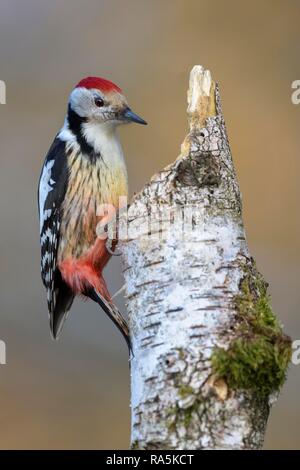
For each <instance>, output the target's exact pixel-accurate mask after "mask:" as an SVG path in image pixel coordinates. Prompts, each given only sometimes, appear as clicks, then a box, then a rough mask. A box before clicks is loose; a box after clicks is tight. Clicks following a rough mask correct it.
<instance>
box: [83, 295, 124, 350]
mask: <svg viewBox="0 0 300 470" xmlns="http://www.w3.org/2000/svg"><path fill="white" fill-rule="evenodd" d="M85 295H87V297H89V298H90V299H92V300H94V302H97V304H99V305H100V307H101V308H102V309H103V310H104V312H105V313H106V315H108V316H109V318H110V319H111V320H112V321H113V322H114V324H115V325H116V327H117V328H118V329H119V330H120V332H121V333H122V335H123V337H124V339H125V341H126V343H127V346H128V349H129V353H132V347H131V341H130V335H129V328H128V325H127V322H126V320H125V319H124V318H123V315H122V314H121V313H120V312H119V310H118V309H117V307H116V306H115V305H114V304H113V303H112V302H111V301H108V300H106V299H105V298H104V297H103V296H102V295H101V294H100V293H99V292H98V291H96V290H95V289H94V288H91V289H90V290H89V291H88V292H87V293H86V294H85Z"/></svg>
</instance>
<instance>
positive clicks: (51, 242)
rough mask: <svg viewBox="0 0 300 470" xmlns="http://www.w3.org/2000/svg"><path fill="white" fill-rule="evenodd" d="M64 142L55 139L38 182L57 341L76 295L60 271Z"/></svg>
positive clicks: (44, 270) (44, 255)
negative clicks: (58, 259)
mask: <svg viewBox="0 0 300 470" xmlns="http://www.w3.org/2000/svg"><path fill="white" fill-rule="evenodd" d="M65 145H66V144H65V142H63V141H62V140H60V139H59V138H57V137H56V139H55V140H54V142H53V144H52V146H51V147H50V150H49V152H48V154H47V156H46V159H45V162H44V166H43V168H42V173H41V176H40V181H39V191H38V200H39V201H38V202H39V217H40V242H41V275H42V280H43V283H44V285H45V287H46V290H47V302H48V310H49V314H50V328H51V333H52V336H53V337H54V338H56V337H57V336H58V334H59V332H60V329H61V326H62V323H63V319H64V317H65V314H66V312H67V311H68V310H69V309H70V307H71V304H72V301H73V295H72V293H71V291H70V289H69V288H68V286H67V285H66V284H65V283H64V282H63V280H62V278H61V274H60V271H59V269H58V268H57V251H58V246H59V234H60V223H61V217H62V204H63V201H64V197H65V193H66V189H67V185H68V168H67V156H66V150H65Z"/></svg>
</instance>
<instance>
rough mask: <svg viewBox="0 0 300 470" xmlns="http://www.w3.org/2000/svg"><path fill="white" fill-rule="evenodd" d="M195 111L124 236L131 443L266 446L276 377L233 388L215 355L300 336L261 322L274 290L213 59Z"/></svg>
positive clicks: (140, 198)
mask: <svg viewBox="0 0 300 470" xmlns="http://www.w3.org/2000/svg"><path fill="white" fill-rule="evenodd" d="M187 112H188V118H189V126H190V130H189V134H188V135H187V137H186V138H185V140H184V142H183V144H182V148H181V154H180V156H179V157H178V158H177V159H176V161H175V162H174V163H173V164H171V165H169V166H168V167H167V168H165V169H164V170H162V171H161V172H160V173H158V174H157V175H155V176H154V177H153V178H152V179H151V181H150V183H149V184H147V185H146V186H145V187H144V189H143V190H142V191H141V192H140V193H139V194H137V195H136V196H135V197H134V199H133V201H132V203H131V205H130V207H129V210H128V237H127V239H126V240H123V242H122V259H123V266H124V275H125V281H126V290H127V306H128V312H129V318H130V328H131V337H132V344H133V352H134V357H133V358H132V359H131V390H132V400H131V408H132V436H131V439H132V443H131V444H132V448H139V449H189V450H193V449H257V448H260V447H261V446H262V443H263V438H264V432H265V427H266V422H267V418H268V414H269V407H270V400H271V399H270V397H271V398H274V396H275V395H274V393H276V390H272V387H273V384H272V385H271V386H270V387H269V388H270V391H269V389H268V393H266V392H265V391H264V393H259V392H257V390H255V389H254V388H253V389H252V388H251V383H250V386H249V387H248V388H247V389H243V386H244V385H243V386H241V387H239V386H238V384H237V385H234V386H233V385H232V378H231V382H230V381H229V375H228V380H227V375H226V373H227V372H226V368H225V369H224V370H225V372H224V373H223V374H220V373H218V371H216V370H214V367H213V364H212V358H213V356H214V354H215V355H216V351H220V350H221V351H225V353H226V352H227V351H231V349H230V348H231V346H232V344H233V341H234V340H236V339H237V338H238V340H239V341H240V340H241V341H242V340H243V341H248V343H247V347H248V346H249V344H252V343H251V341H252V340H253V338H254V339H255V341H256V339H257V337H258V338H259V339H260V336H259V335H262V337H263V338H264V340H266V342H267V344H268V347H269V344H270V348H271V349H272V347H273V346H272V345H273V344H274V348H275V342H276V341H277V340H278V338H279V339H280V341H281V340H282V338H285V340H286V344H287V348H288V347H289V346H288V345H289V340H288V339H286V338H287V337H284V336H280V335H281V334H282V333H281V330H280V329H279V330H278V335H279V336H276V334H277V333H276V334H275V333H274V331H271V330H270V328H271V327H270V328H269V326H268V325H267V326H266V327H265V329H262V330H261V329H259V328H260V327H257V328H256V329H255V328H254V327H253V328H254V329H253V328H252V323H253V322H254V320H253V318H258V316H259V315H260V311H259V312H258V307H257V305H258V304H259V302H260V298H262V295H263V294H262V293H261V292H260V291H259V290H257V289H256V287H253V289H252V287H251V286H252V285H253V286H256V285H258V284H257V283H256V280H257V279H259V276H260V275H259V274H258V273H257V271H255V270H254V261H253V259H252V258H251V257H250V254H249V251H248V247H247V244H246V240H245V232H244V227H243V222H242V215H241V197H240V191H239V187H238V183H237V179H236V174H235V170H234V166H233V162H232V157H231V152H230V147H229V143H228V138H227V133H226V129H225V124H224V120H223V115H222V111H221V105H220V96H219V89H218V86H217V84H215V83H214V82H213V81H212V79H211V75H210V72H209V71H206V70H204V69H203V68H202V67H201V66H195V67H194V68H193V70H192V72H191V76H190V88H189V91H188V111H187ZM246 267H247V268H249V270H248V271H247V272H248V274H247V275H248V277H249V276H250V281H249V285H250V287H251V289H252V290H251V289H250V288H249V289H250V291H251V292H250V291H249V292H250V293H251V295H250V294H249V298H250V300H249V302H250V301H251V302H252V304H251V305H253V309H252V310H253V312H254V313H251V308H252V307H251V305H250V303H249V305H250V307H251V308H250V307H249V306H248V304H247V309H248V310H249V316H247V314H245V302H244V300H243V299H242V301H243V302H244V303H242V301H240V302H237V299H238V300H240V299H241V286H243V288H245V283H243V280H244V279H245V276H246V274H245V269H246ZM252 268H253V269H252ZM249 272H250V274H249ZM247 279H248V278H247ZM257 282H258V281H257ZM247 286H248V284H247ZM249 289H248V290H249ZM241 305H243V309H242V307H240V306H241ZM259 305H260V304H259ZM256 307H257V308H256ZM248 310H247V312H248ZM256 312H258V313H256ZM267 313H269V311H268V312H267ZM251 315H252V316H251ZM255 315H256V316H255ZM270 315H271V314H270ZM272 318H273V317H272ZM274 322H275V320H274ZM245 324H246V326H247V328H248V329H247V328H246V330H245ZM270 324H272V325H273V323H272V321H270ZM274 324H275V323H274ZM276 325H277V324H276ZM262 328H263V327H262ZM274 328H275V327H274ZM276 328H277V326H276ZM245 331H246V333H245ZM276 331H277V330H276ZM251 334H252V336H253V338H252V337H251ZM272 335H273V336H272ZM274 335H275V336H276V341H275V339H274ZM272 341H273V343H272ZM278 341H279V340H278ZM238 344H239V343H238ZM241 344H244V343H242V342H241ZM259 344H260V343H259ZM277 344H278V343H276V345H277ZM280 344H282V343H280ZM276 347H277V346H276ZM236 349H237V348H235V349H234V351H235V350H236ZM232 351H233V350H232ZM272 351H273V350H272ZM231 353H232V352H231ZM258 354H260V351H258ZM287 356H288V354H287ZM217 359H218V357H217ZM234 359H235V360H236V359H237V358H236V357H235V358H234ZM268 359H269V358H268ZM241 360H242V359H241ZM262 360H263V358H262ZM229 362H230V361H229ZM215 363H216V364H218V362H217V360H216V361H215ZM263 364H264V363H263ZM221 365H223V363H222V364H221ZM225 365H226V362H225ZM233 375H234V374H233ZM252 375H253V374H252ZM251 378H252V376H250V379H251ZM263 380H264V379H263ZM243 383H244V382H243ZM245 383H246V382H245ZM247 383H248V382H247ZM274 388H275V387H274ZM264 390H265V389H264Z"/></svg>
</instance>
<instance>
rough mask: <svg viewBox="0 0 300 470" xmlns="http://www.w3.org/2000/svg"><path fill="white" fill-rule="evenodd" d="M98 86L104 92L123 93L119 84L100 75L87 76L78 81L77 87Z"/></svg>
mask: <svg viewBox="0 0 300 470" xmlns="http://www.w3.org/2000/svg"><path fill="white" fill-rule="evenodd" d="M79 87H83V88H88V89H89V88H96V89H98V90H100V91H102V92H103V93H105V92H106V93H108V92H111V91H117V92H119V93H122V90H121V88H119V87H118V86H117V85H115V84H114V83H113V82H111V81H109V80H105V78H100V77H86V78H83V79H82V80H80V82H79V83H77V85H76V87H75V88H79Z"/></svg>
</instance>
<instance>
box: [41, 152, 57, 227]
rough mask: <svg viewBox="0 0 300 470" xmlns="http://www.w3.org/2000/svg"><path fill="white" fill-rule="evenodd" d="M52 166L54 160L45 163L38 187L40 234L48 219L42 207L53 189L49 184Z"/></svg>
mask: <svg viewBox="0 0 300 470" xmlns="http://www.w3.org/2000/svg"><path fill="white" fill-rule="evenodd" d="M53 165H54V160H50V161H49V162H47V163H45V165H44V168H43V172H42V176H41V180H40V187H39V206H40V232H42V228H43V224H44V221H45V219H46V218H47V217H49V215H48V211H46V212H47V215H46V217H45V213H44V206H45V201H46V198H47V196H48V193H49V192H50V191H52V189H53V187H52V186H51V184H50V180H51V168H52V167H53Z"/></svg>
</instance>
